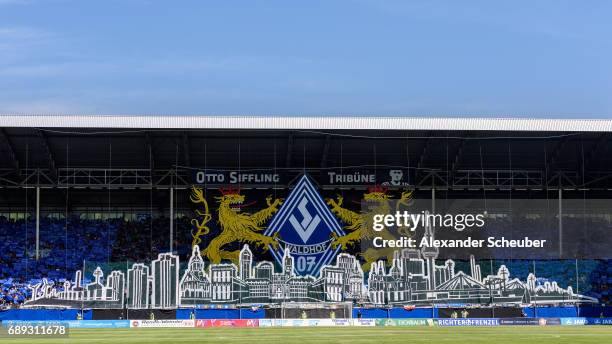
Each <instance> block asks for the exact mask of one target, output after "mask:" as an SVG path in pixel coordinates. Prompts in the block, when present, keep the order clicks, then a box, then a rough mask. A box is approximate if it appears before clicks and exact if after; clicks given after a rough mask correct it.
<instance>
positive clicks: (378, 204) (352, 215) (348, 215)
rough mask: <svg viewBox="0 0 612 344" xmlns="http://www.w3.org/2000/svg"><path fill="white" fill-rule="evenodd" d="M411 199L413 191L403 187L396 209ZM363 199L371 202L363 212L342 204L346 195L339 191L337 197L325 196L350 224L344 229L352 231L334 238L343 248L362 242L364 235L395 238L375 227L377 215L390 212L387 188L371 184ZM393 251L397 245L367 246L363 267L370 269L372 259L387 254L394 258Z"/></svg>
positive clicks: (373, 260) (340, 215) (389, 260)
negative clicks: (405, 189) (377, 230)
mask: <svg viewBox="0 0 612 344" xmlns="http://www.w3.org/2000/svg"><path fill="white" fill-rule="evenodd" d="M411 200H412V191H403V192H402V195H401V197H400V198H399V200H398V201H397V204H396V206H395V210H399V207H400V206H401V205H408V204H409V203H410V201H411ZM363 201H364V202H365V203H366V204H367V205H368V209H367V210H366V211H365V212H364V213H357V212H354V211H352V210H349V209H346V208H343V207H342V202H343V198H342V196H340V195H338V196H337V198H336V199H335V200H334V199H329V198H328V199H327V200H326V203H327V204H328V205H329V206H330V208H331V211H332V212H333V213H334V214H335V215H336V216H337V217H338V218H339V219H341V220H342V221H343V222H345V223H346V224H347V226H345V227H344V229H345V230H346V231H347V232H349V234H347V235H344V236H341V237H335V238H334V241H333V242H332V246H333V247H337V246H341V247H342V249H343V250H346V249H347V248H348V246H351V245H359V244H360V241H361V240H362V239H363V240H372V239H373V238H374V237H376V236H380V237H382V238H383V239H388V240H392V239H394V237H393V235H392V234H391V233H389V231H386V230H383V231H380V232H376V231H374V229H373V225H374V215H376V214H390V213H391V204H390V201H391V196H390V195H388V194H387V192H386V189H384V188H381V187H374V188H370V189H369V190H368V192H367V193H365V194H364V195H363ZM402 234H404V235H410V233H409V232H408V231H406V232H402ZM393 251H394V249H392V248H380V249H374V248H369V249H367V250H366V252H364V253H362V257H363V258H364V260H365V263H364V264H363V265H362V267H363V270H364V271H367V270H369V269H370V265H371V264H370V263H372V262H375V261H377V260H378V259H380V258H382V257H386V258H387V261H388V262H391V261H392V259H393Z"/></svg>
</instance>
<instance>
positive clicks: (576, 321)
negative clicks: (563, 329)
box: [561, 317, 587, 326]
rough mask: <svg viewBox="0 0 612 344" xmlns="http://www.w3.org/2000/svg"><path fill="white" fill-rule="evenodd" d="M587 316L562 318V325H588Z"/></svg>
mask: <svg viewBox="0 0 612 344" xmlns="http://www.w3.org/2000/svg"><path fill="white" fill-rule="evenodd" d="M586 324H587V318H577V317H571V318H561V325H563V326H576V325H586Z"/></svg>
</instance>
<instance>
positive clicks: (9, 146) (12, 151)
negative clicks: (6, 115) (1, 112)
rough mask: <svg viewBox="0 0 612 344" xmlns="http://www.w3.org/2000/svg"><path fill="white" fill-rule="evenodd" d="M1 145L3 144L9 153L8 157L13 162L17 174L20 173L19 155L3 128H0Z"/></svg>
mask: <svg viewBox="0 0 612 344" xmlns="http://www.w3.org/2000/svg"><path fill="white" fill-rule="evenodd" d="M0 144H3V145H4V146H5V147H6V149H7V151H8V155H9V160H10V162H11V166H12V167H13V169H14V170H15V173H16V174H18V173H19V159H17V154H15V149H14V148H13V144H12V143H11V140H9V138H8V136H7V135H6V132H5V131H4V129H2V128H0Z"/></svg>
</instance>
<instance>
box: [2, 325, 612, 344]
mask: <svg viewBox="0 0 612 344" xmlns="http://www.w3.org/2000/svg"><path fill="white" fill-rule="evenodd" d="M0 342H2V343H45V344H52V343H113V344H124V343H126V344H129V343H146V344H155V343H262V344H272V343H283V344H286V343H301V344H305V343H350V344H358V343H376V344H383V343H449V344H450V343H452V344H457V343H494V344H503V343H534V344H547V343H571V344H581V343H597V344H600V343H601V344H603V343H612V326H568V327H562V326H545V327H538V326H533V327H522V326H512V327H506V326H500V327H369V328H366V327H335V328H332V327H327V328H324V327H308V328H306V327H304V328H299V327H298V328H295V327H294V328H182V329H73V330H71V331H70V335H69V337H67V338H66V337H64V338H40V339H32V338H27V339H25V338H23V339H0Z"/></svg>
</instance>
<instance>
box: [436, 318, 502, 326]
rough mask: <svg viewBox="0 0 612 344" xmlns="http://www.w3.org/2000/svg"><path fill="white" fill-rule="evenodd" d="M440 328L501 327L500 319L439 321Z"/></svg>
mask: <svg viewBox="0 0 612 344" xmlns="http://www.w3.org/2000/svg"><path fill="white" fill-rule="evenodd" d="M438 326H499V319H496V318H490V319H479V318H467V319H452V318H451V319H438Z"/></svg>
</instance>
